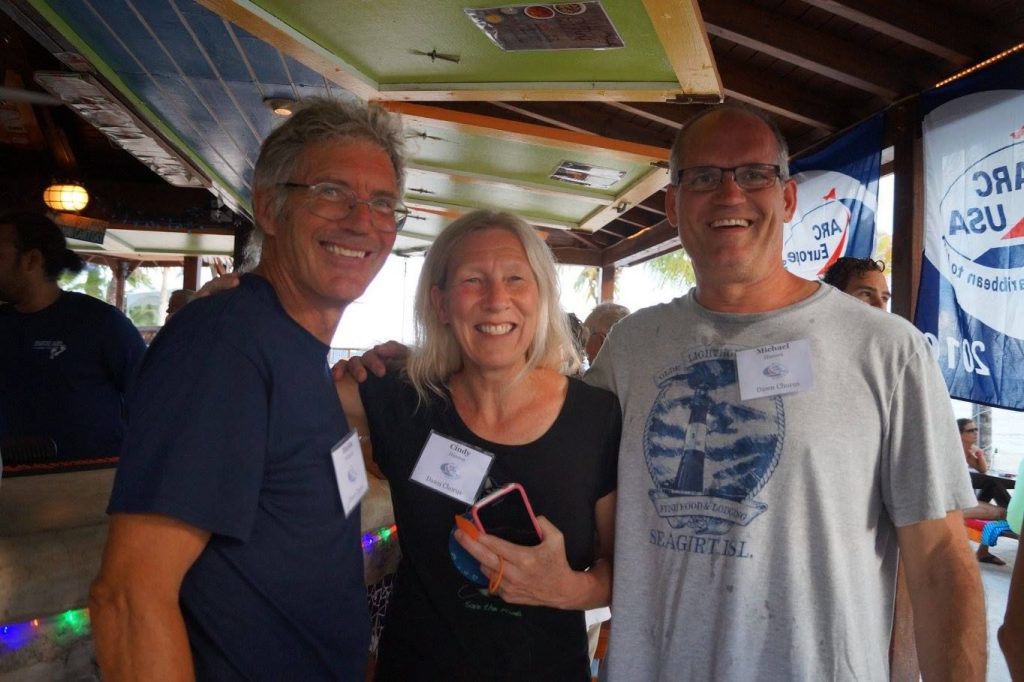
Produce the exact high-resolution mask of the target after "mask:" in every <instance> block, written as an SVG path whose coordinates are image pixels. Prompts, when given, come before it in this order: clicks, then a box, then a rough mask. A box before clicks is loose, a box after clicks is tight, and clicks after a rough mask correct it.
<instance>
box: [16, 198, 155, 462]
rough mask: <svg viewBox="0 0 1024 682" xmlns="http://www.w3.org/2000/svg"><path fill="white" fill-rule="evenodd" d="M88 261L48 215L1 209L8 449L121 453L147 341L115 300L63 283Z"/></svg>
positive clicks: (72, 454) (61, 454) (67, 454)
mask: <svg viewBox="0 0 1024 682" xmlns="http://www.w3.org/2000/svg"><path fill="white" fill-rule="evenodd" d="M82 267H83V263H82V259H81V258H79V257H78V255H77V254H75V253H74V252H73V251H71V250H70V249H68V248H67V244H66V242H65V240H64V235H63V234H62V233H61V231H60V228H58V227H57V226H56V225H55V224H54V223H53V221H51V220H50V219H49V218H47V217H46V216H44V215H42V214H38V213H32V212H8V213H4V214H0V300H2V301H7V304H6V305H0V386H3V389H2V390H0V446H2V445H3V444H4V443H6V444H7V447H8V448H11V451H12V452H13V451H14V450H15V449H16V448H17V447H19V445H20V447H24V448H31V449H33V450H39V449H40V448H42V449H43V450H49V451H51V452H52V448H53V446H54V445H55V446H56V457H57V459H58V460H65V461H67V460H82V459H97V458H107V457H116V456H117V454H118V453H119V452H120V449H121V439H122V437H123V436H124V428H125V417H124V396H125V392H126V391H127V390H128V386H129V384H130V383H131V381H132V378H133V377H134V375H135V371H136V368H137V367H138V365H139V363H140V361H141V360H142V356H143V354H144V353H145V351H146V345H145V343H144V342H143V341H142V336H141V335H140V334H139V331H138V330H137V329H136V328H135V325H133V324H132V323H131V321H130V320H129V319H128V318H127V317H125V316H124V314H123V313H122V312H121V311H120V310H118V309H117V308H115V307H114V306H112V305H109V304H107V303H105V302H103V301H100V300H98V299H95V298H93V297H91V296H87V295H85V294H80V293H76V292H72V291H62V290H61V288H60V286H59V285H58V284H57V278H58V277H59V276H60V274H61V273H63V272H79V271H81V270H82ZM8 463H13V459H12V458H10V457H9V458H8Z"/></svg>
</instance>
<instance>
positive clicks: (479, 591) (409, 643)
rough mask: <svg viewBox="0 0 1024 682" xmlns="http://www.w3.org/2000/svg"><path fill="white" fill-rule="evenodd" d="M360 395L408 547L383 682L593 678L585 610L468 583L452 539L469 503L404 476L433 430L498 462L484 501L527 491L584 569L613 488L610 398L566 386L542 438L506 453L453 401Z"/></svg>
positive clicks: (387, 384)
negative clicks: (529, 602) (513, 599)
mask: <svg viewBox="0 0 1024 682" xmlns="http://www.w3.org/2000/svg"><path fill="white" fill-rule="evenodd" d="M360 393H361V395H362V399H363V404H364V405H365V407H366V414H367V417H368V420H369V425H370V436H371V439H372V441H373V453H374V458H375V459H376V461H377V463H378V464H379V465H380V468H381V470H382V471H383V472H384V474H385V475H386V476H387V477H388V480H389V481H390V483H391V498H392V501H393V503H394V508H395V519H396V521H397V523H398V540H399V543H400V544H401V547H402V561H401V564H400V565H399V568H398V576H397V582H396V587H395V593H394V597H393V598H392V603H391V605H390V607H389V611H388V616H387V619H386V621H385V625H384V633H383V635H382V638H381V644H380V653H379V659H378V667H377V676H378V677H377V679H378V680H440V679H445V680H559V681H562V680H589V679H590V673H589V662H588V658H587V638H586V629H585V624H584V618H583V613H582V612H581V611H564V610H559V609H552V608H547V607H532V606H519V605H515V604H507V603H505V602H504V601H502V600H501V599H499V598H498V597H494V596H491V595H489V594H488V593H487V589H486V588H485V587H480V586H479V585H476V584H474V583H473V582H471V581H469V580H467V579H466V578H464V577H463V576H462V574H460V573H459V572H458V571H457V570H456V568H455V567H454V566H453V564H452V561H451V558H450V557H449V554H448V542H449V534H450V532H451V530H452V526H453V517H454V516H455V514H459V513H463V512H465V511H466V510H467V507H466V505H465V504H463V503H461V502H458V501H456V500H453V499H451V498H449V497H447V496H445V495H442V494H441V493H438V492H435V491H433V490H431V489H429V488H427V487H425V486H422V485H420V484H419V483H415V482H413V481H411V480H410V478H409V477H410V475H411V474H412V470H413V467H414V466H415V464H416V461H417V459H418V458H419V454H420V451H421V449H422V448H423V444H424V443H425V442H426V440H427V437H428V435H429V433H430V431H431V429H433V430H435V431H438V432H439V433H441V434H443V435H446V436H449V437H451V438H455V439H456V440H460V441H464V442H466V443H469V444H471V445H473V446H475V447H477V448H479V449H481V450H484V451H486V452H489V453H491V454H493V455H494V462H493V464H492V465H491V469H490V474H489V476H488V480H487V482H486V484H485V486H484V488H483V491H482V493H481V495H483V494H486V493H487V492H489V491H490V490H492V489H494V488H497V487H500V486H502V485H504V484H506V483H511V482H518V483H520V484H522V485H523V487H524V488H525V489H526V493H527V495H528V497H529V498H530V502H531V504H532V505H533V509H534V512H535V513H536V514H537V515H538V516H540V515H543V516H546V517H547V518H548V519H549V520H550V521H551V522H552V523H553V524H554V525H555V526H556V527H558V528H559V529H560V530H561V531H562V533H563V534H564V535H565V545H566V555H567V557H568V560H569V565H570V566H572V568H573V569H575V570H583V569H585V568H587V567H588V566H590V565H591V563H593V561H594V538H595V533H596V528H595V524H594V504H595V503H596V502H597V500H598V499H600V498H601V497H604V496H605V495H607V494H608V493H610V492H612V491H613V490H614V489H615V484H616V466H617V460H618V448H619V434H620V431H621V426H622V420H621V415H620V410H619V404H618V400H617V399H616V398H615V396H614V395H613V394H611V393H609V392H607V391H604V390H602V389H596V388H594V387H592V386H587V385H586V384H584V383H583V382H581V381H578V380H575V379H570V380H569V388H568V393H567V395H566V399H565V404H564V405H563V407H562V410H561V412H560V413H559V415H558V418H557V419H556V420H555V422H554V424H553V425H552V426H551V428H550V429H549V430H548V431H547V433H545V434H544V435H543V436H541V437H540V438H538V439H537V440H535V441H534V442H532V443H529V444H526V445H518V446H509V445H501V444H498V443H492V442H490V441H487V440H484V439H482V438H480V437H479V436H477V435H476V434H474V433H473V432H472V431H470V430H469V428H468V427H467V426H466V425H465V424H464V423H463V421H462V419H461V418H460V417H459V415H458V413H457V412H456V411H455V409H454V408H453V406H452V405H451V401H450V400H448V401H445V400H441V399H440V398H435V399H433V400H431V401H430V402H429V403H428V404H425V405H420V406H419V407H417V405H418V398H417V395H416V392H415V390H414V389H413V388H412V387H411V386H410V385H409V384H408V382H407V381H405V380H404V379H402V378H400V377H399V376H398V375H395V374H389V375H388V376H387V377H385V378H383V379H377V378H375V377H371V378H370V379H369V380H368V381H366V382H365V383H363V384H362V385H361V386H360Z"/></svg>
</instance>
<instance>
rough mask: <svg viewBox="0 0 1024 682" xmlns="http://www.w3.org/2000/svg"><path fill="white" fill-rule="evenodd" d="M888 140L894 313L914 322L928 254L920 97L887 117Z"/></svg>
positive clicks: (898, 107)
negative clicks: (923, 262) (890, 146)
mask: <svg viewBox="0 0 1024 682" xmlns="http://www.w3.org/2000/svg"><path fill="white" fill-rule="evenodd" d="M885 124H886V127H887V128H888V130H887V135H886V137H887V138H888V139H890V140H891V141H892V144H893V147H894V148H895V149H894V158H893V175H894V183H893V210H892V311H893V312H894V313H896V314H897V315H899V316H901V317H905V318H906V319H908V320H911V321H913V319H914V309H915V307H916V306H917V288H918V286H919V284H920V282H921V257H922V253H923V251H924V171H923V166H924V163H923V158H922V150H921V135H920V130H919V128H918V121H917V98H916V97H914V98H912V99H909V100H907V101H905V102H903V103H901V104H900V105H899V106H897V107H895V108H893V109H891V110H890V111H889V112H888V113H887V114H886V121H885Z"/></svg>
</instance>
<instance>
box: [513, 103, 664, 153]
mask: <svg viewBox="0 0 1024 682" xmlns="http://www.w3.org/2000/svg"><path fill="white" fill-rule="evenodd" d="M601 104H608V105H611V104H612V103H611V102H607V103H605V102H602V103H601ZM601 104H590V105H580V104H578V103H572V102H530V103H523V104H517V105H515V108H514V109H509V110H510V111H515V112H516V113H517V114H519V115H521V116H530V117H532V118H535V119H538V120H543V121H545V122H546V123H548V124H549V125H557V126H559V127H560V128H565V129H567V130H573V131H577V132H582V133H586V134H589V135H600V136H601V137H607V138H614V139H617V140H624V141H627V142H634V143H641V144H655V145H657V146H663V147H668V146H669V145H671V144H672V138H671V135H666V134H662V133H661V131H656V130H652V129H651V128H648V127H647V126H643V125H638V124H636V123H632V122H629V121H624V120H623V119H621V118H618V117H616V116H612V115H611V114H610V112H609V111H608V109H607V108H605V107H603V106H601ZM505 108H507V107H505Z"/></svg>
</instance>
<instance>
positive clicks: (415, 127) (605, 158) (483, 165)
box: [407, 123, 650, 199]
mask: <svg viewBox="0 0 1024 682" xmlns="http://www.w3.org/2000/svg"><path fill="white" fill-rule="evenodd" d="M407 127H408V130H409V131H410V132H413V131H415V132H418V133H425V134H426V135H427V137H415V138H412V139H410V140H409V142H408V151H409V159H410V160H411V161H413V162H414V163H417V164H421V165H425V166H430V167H432V168H438V169H448V170H452V171H456V172H464V173H470V174H473V173H477V174H484V175H491V176H499V175H500V176H502V177H504V178H507V179H508V180H510V181H524V182H529V183H535V184H539V185H545V186H547V187H551V188H554V189H571V190H572V191H573V193H574V194H579V195H590V196H594V197H602V198H607V199H610V198H612V197H614V196H616V195H617V194H618V193H620V192H622V190H623V189H624V188H626V187H628V186H630V185H631V184H633V182H635V181H636V180H637V179H639V178H640V177H642V176H643V175H645V174H646V173H647V172H649V171H650V165H649V164H646V163H636V162H627V161H626V160H624V159H623V158H622V157H621V156H619V155H615V154H612V153H610V152H602V150H600V149H590V150H587V151H582V150H578V151H577V150H571V151H567V150H564V149H559V148H556V147H545V146H541V145H540V144H525V143H523V142H522V141H513V140H509V139H502V138H501V137H490V136H485V135H478V134H472V133H467V132H454V131H452V130H450V129H442V128H433V127H430V126H423V125H421V124H419V123H408V124H407ZM565 160H569V161H576V162H579V163H584V164H589V165H592V166H601V167H603V168H613V169H616V170H620V171H625V172H626V175H625V177H624V178H623V179H622V180H621V181H620V182H619V183H618V184H616V185H613V186H612V187H611V188H609V189H597V188H590V187H580V186H578V185H573V184H570V183H565V182H562V181H559V180H552V179H551V178H550V176H551V174H552V173H553V172H554V171H555V169H556V168H557V167H558V166H559V164H561V163H562V161H565Z"/></svg>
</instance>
